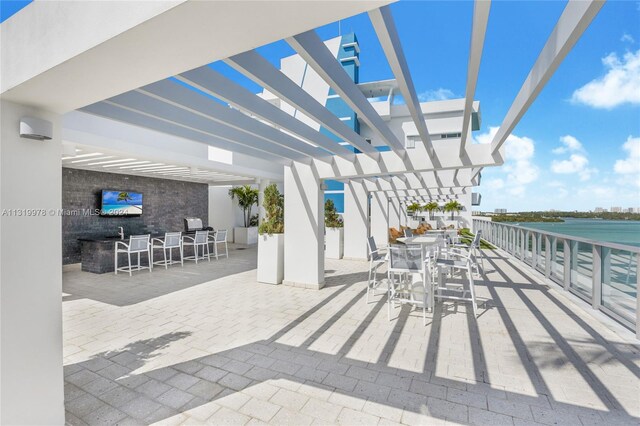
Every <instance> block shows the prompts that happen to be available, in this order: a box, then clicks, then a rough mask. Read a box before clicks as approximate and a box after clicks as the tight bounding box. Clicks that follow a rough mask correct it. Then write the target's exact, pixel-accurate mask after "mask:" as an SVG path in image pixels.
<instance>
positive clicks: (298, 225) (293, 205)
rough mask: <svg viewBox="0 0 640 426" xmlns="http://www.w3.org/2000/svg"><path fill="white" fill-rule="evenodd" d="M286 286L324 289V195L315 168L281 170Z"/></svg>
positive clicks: (295, 165) (296, 165) (286, 168)
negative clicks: (282, 177) (282, 178)
mask: <svg viewBox="0 0 640 426" xmlns="http://www.w3.org/2000/svg"><path fill="white" fill-rule="evenodd" d="M283 284H285V285H292V286H296V287H305V288H312V289H321V288H322V287H324V191H323V190H322V188H321V185H320V179H319V178H318V174H317V172H316V170H315V167H313V166H310V165H306V164H302V163H293V164H292V165H291V166H286V167H285V168H284V281H283Z"/></svg>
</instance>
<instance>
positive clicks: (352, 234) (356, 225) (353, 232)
mask: <svg viewBox="0 0 640 426" xmlns="http://www.w3.org/2000/svg"><path fill="white" fill-rule="evenodd" d="M343 218H344V258H345V259H361V260H366V259H367V258H368V253H367V237H368V236H369V194H368V193H367V191H366V189H365V187H364V185H363V184H362V183H360V182H354V181H349V182H348V183H345V185H344V216H343Z"/></svg>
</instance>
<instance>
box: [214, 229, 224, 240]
mask: <svg viewBox="0 0 640 426" xmlns="http://www.w3.org/2000/svg"><path fill="white" fill-rule="evenodd" d="M215 240H216V241H217V242H221V243H223V242H225V241H227V230H226V229H219V230H218V231H216V237H215Z"/></svg>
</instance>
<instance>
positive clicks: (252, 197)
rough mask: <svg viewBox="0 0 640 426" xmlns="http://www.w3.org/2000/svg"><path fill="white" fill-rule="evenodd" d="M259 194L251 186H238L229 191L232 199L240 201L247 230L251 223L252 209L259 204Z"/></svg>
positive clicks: (239, 204)
mask: <svg viewBox="0 0 640 426" xmlns="http://www.w3.org/2000/svg"><path fill="white" fill-rule="evenodd" d="M258 193H259V191H258V190H257V189H256V188H252V187H251V186H249V185H244V186H236V187H233V188H231V189H230V190H229V196H230V197H231V199H232V200H233V199H235V198H237V199H238V206H240V208H241V209H242V216H243V218H244V227H245V228H247V227H249V225H250V223H251V207H253V206H254V205H256V204H258Z"/></svg>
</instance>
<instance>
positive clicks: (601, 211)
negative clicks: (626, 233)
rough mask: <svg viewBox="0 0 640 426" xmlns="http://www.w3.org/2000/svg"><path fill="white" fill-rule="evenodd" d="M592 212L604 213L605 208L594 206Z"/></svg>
mask: <svg viewBox="0 0 640 426" xmlns="http://www.w3.org/2000/svg"><path fill="white" fill-rule="evenodd" d="M594 212H596V213H606V212H607V209H603V208H602V207H596V209H595V210H594Z"/></svg>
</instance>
